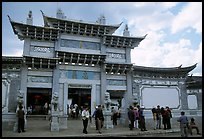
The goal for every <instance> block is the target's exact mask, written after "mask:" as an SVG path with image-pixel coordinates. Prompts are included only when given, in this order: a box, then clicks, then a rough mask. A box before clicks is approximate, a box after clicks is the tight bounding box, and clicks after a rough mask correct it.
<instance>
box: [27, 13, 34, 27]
mask: <svg viewBox="0 0 204 139" xmlns="http://www.w3.org/2000/svg"><path fill="white" fill-rule="evenodd" d="M26 23H27V24H28V25H33V16H32V11H31V10H30V11H29V13H28V17H27V20H26Z"/></svg>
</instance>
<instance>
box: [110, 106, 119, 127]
mask: <svg viewBox="0 0 204 139" xmlns="http://www.w3.org/2000/svg"><path fill="white" fill-rule="evenodd" d="M111 112H112V115H111V117H112V120H113V126H116V125H117V118H118V116H117V111H116V110H115V109H114V107H112V108H111Z"/></svg>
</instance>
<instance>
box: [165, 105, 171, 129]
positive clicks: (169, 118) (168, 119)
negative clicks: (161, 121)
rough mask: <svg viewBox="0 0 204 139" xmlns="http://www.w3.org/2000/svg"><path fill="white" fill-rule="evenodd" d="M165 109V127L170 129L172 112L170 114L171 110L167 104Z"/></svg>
mask: <svg viewBox="0 0 204 139" xmlns="http://www.w3.org/2000/svg"><path fill="white" fill-rule="evenodd" d="M166 110H167V112H168V116H167V129H171V118H172V114H171V110H170V108H169V107H168V106H166Z"/></svg>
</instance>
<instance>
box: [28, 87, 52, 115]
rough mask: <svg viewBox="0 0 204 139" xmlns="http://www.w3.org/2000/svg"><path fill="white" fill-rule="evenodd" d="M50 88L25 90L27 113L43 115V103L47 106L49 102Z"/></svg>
mask: <svg viewBox="0 0 204 139" xmlns="http://www.w3.org/2000/svg"><path fill="white" fill-rule="evenodd" d="M51 94H52V89H50V88H28V91H27V107H28V114H32V115H44V114H47V113H46V111H45V109H44V105H45V103H46V102H47V103H48V106H49V104H50V102H51Z"/></svg>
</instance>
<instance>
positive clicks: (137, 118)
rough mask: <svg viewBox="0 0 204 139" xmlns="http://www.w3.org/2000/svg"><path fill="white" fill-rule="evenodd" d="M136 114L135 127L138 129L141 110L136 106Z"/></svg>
mask: <svg viewBox="0 0 204 139" xmlns="http://www.w3.org/2000/svg"><path fill="white" fill-rule="evenodd" d="M133 111H134V114H135V122H134V127H135V128H136V129H138V120H139V112H138V108H137V107H134V110H133Z"/></svg>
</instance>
